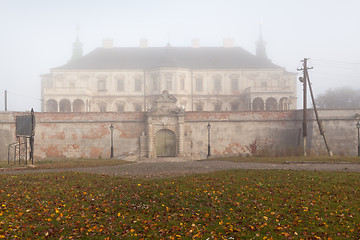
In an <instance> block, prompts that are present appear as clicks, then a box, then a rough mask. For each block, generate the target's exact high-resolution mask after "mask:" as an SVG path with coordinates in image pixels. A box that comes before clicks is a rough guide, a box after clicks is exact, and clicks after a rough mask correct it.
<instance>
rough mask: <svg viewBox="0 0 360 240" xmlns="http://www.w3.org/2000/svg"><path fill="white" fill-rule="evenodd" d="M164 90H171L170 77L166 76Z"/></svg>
mask: <svg viewBox="0 0 360 240" xmlns="http://www.w3.org/2000/svg"><path fill="white" fill-rule="evenodd" d="M166 90H172V77H171V76H170V75H168V76H166Z"/></svg>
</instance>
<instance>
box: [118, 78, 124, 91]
mask: <svg viewBox="0 0 360 240" xmlns="http://www.w3.org/2000/svg"><path fill="white" fill-rule="evenodd" d="M124 89H125V88H124V79H118V80H117V90H118V92H123V91H124Z"/></svg>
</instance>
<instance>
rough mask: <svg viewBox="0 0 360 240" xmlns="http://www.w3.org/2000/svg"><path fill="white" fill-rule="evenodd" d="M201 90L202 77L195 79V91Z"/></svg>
mask: <svg viewBox="0 0 360 240" xmlns="http://www.w3.org/2000/svg"><path fill="white" fill-rule="evenodd" d="M202 90H203V80H202V78H197V79H196V91H198V92H201V91H202Z"/></svg>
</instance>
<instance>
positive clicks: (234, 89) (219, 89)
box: [42, 68, 296, 112]
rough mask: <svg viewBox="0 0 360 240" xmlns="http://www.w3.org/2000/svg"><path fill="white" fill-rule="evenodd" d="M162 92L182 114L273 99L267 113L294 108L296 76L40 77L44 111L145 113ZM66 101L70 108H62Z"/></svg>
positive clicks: (83, 73)
mask: <svg viewBox="0 0 360 240" xmlns="http://www.w3.org/2000/svg"><path fill="white" fill-rule="evenodd" d="M144 82H145V84H144ZM165 89H166V90H168V91H169V93H170V94H172V95H174V96H175V97H176V98H177V105H178V106H179V107H184V108H185V110H186V111H241V110H261V109H253V104H254V99H256V98H260V99H261V100H262V101H263V105H264V106H263V110H266V106H267V105H266V102H267V100H268V99H269V98H272V99H271V100H272V101H273V103H274V99H275V100H276V106H275V109H274V107H273V108H272V109H271V110H292V109H296V74H294V73H289V72H286V71H285V70H284V69H282V68H278V69H255V70H254V69H230V70H229V69H223V70H218V69H217V70H213V69H201V70H195V69H184V68H156V69H146V70H144V69H138V70H134V69H107V70H106V69H105V70H63V69H61V70H58V69H53V70H52V71H51V73H50V74H48V75H43V76H42V100H43V101H42V103H43V106H42V111H44V112H98V111H100V112H101V111H103V112H105V111H106V112H121V111H144V110H148V109H150V108H151V107H152V103H151V102H152V100H153V99H154V98H155V96H157V95H159V94H161V92H162V91H163V90H165ZM284 99H285V100H286V102H285V104H284ZM258 100H259V99H256V100H255V101H258ZM261 100H260V102H261ZM51 102H52V106H51ZM64 102H67V105H69V106H64V104H65V105H66V103H64ZM55 103H56V104H55ZM280 103H283V104H280ZM236 104H238V106H236ZM268 110H270V109H268Z"/></svg>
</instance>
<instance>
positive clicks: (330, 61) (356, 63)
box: [311, 58, 360, 65]
mask: <svg viewBox="0 0 360 240" xmlns="http://www.w3.org/2000/svg"><path fill="white" fill-rule="evenodd" d="M311 60H313V61H319V62H328V63H334V64H354V65H360V62H346V61H336V60H325V59H316V58H315V59H314V58H312V59H311Z"/></svg>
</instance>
